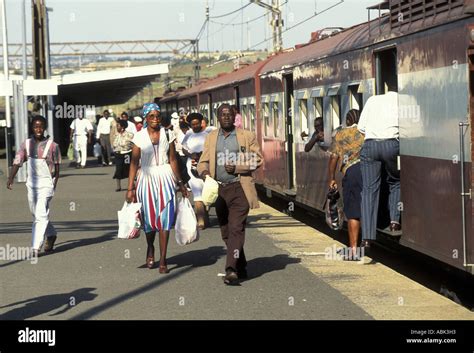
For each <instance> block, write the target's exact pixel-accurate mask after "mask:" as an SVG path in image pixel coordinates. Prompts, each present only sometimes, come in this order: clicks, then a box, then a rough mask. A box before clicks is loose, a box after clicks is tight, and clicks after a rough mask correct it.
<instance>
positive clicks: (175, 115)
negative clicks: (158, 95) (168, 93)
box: [171, 112, 179, 119]
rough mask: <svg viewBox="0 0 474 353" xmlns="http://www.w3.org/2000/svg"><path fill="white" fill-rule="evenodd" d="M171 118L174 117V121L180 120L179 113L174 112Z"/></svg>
mask: <svg viewBox="0 0 474 353" xmlns="http://www.w3.org/2000/svg"><path fill="white" fill-rule="evenodd" d="M171 117H172V118H173V119H178V118H179V115H178V113H176V112H174V113H173V114H171Z"/></svg>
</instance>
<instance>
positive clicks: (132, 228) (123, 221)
mask: <svg viewBox="0 0 474 353" xmlns="http://www.w3.org/2000/svg"><path fill="white" fill-rule="evenodd" d="M141 207H142V204H141V203H139V202H137V203H127V202H124V204H123V207H122V209H121V210H120V211H118V212H117V216H118V223H119V229H118V234H117V237H118V238H120V239H135V238H138V237H139V236H140V227H141V221H140V209H141Z"/></svg>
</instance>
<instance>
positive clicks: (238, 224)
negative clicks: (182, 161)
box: [197, 104, 263, 285]
mask: <svg viewBox="0 0 474 353" xmlns="http://www.w3.org/2000/svg"><path fill="white" fill-rule="evenodd" d="M217 118H218V120H219V124H220V128H219V129H217V130H214V131H212V132H210V133H209V135H208V136H207V138H206V141H205V143H204V151H203V152H202V155H201V158H200V159H199V164H198V167H197V169H198V173H199V175H200V176H201V177H202V178H203V179H205V178H206V177H207V176H208V175H209V176H211V177H212V178H213V179H215V180H217V182H218V183H219V197H218V198H217V201H216V213H217V218H218V220H219V225H220V227H221V235H222V239H223V240H224V242H225V243H226V246H227V260H226V267H225V272H226V275H225V277H224V283H225V284H229V285H235V284H237V283H238V280H239V278H240V279H242V278H246V277H247V269H246V267H247V261H246V258H245V253H244V242H245V224H246V222H247V216H248V213H249V210H250V209H253V208H258V207H259V205H258V198H257V190H256V189H255V184H254V180H253V176H252V172H253V171H254V170H256V169H257V168H258V167H260V166H261V165H262V163H263V158H262V154H261V152H260V146H259V145H258V143H257V139H256V137H255V134H254V133H253V132H250V131H247V130H243V129H236V128H235V126H234V122H235V113H234V111H233V110H231V107H230V105H229V104H222V105H221V106H220V107H219V109H218V110H217Z"/></svg>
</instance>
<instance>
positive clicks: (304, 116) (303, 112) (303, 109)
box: [298, 99, 310, 135]
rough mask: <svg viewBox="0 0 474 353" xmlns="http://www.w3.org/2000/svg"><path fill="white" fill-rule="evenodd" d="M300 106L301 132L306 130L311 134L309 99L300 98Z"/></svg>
mask: <svg viewBox="0 0 474 353" xmlns="http://www.w3.org/2000/svg"><path fill="white" fill-rule="evenodd" d="M298 108H299V111H300V126H301V132H306V133H308V135H309V126H310V124H309V121H308V120H309V114H308V100H307V99H300V100H298Z"/></svg>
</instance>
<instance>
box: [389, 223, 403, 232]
mask: <svg viewBox="0 0 474 353" xmlns="http://www.w3.org/2000/svg"><path fill="white" fill-rule="evenodd" d="M401 230H402V226H401V225H400V223H396V222H392V223H390V231H391V232H399V231H401Z"/></svg>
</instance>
